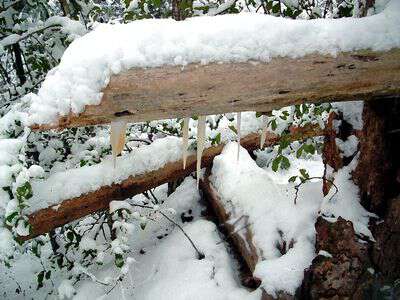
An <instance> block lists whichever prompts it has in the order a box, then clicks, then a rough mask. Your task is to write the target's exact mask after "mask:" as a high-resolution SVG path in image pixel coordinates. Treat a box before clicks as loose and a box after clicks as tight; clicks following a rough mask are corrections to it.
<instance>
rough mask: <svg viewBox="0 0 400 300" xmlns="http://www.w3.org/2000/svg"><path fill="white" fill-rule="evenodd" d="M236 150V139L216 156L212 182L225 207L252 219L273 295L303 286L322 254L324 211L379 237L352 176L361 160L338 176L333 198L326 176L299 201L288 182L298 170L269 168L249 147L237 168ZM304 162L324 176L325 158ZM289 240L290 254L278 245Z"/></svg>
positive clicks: (259, 271)
mask: <svg viewBox="0 0 400 300" xmlns="http://www.w3.org/2000/svg"><path fill="white" fill-rule="evenodd" d="M236 150H237V144H236V143H234V142H231V143H229V144H227V145H226V146H225V148H224V150H223V152H222V153H221V155H219V156H217V157H216V158H215V159H214V165H213V169H212V176H211V181H212V183H213V186H214V187H215V188H216V189H217V191H218V194H219V196H220V197H221V201H222V202H223V204H224V206H225V207H227V208H229V207H234V209H235V215H236V217H237V216H240V215H245V216H248V217H249V219H248V222H249V223H250V224H251V227H250V228H251V231H252V233H253V242H254V244H255V246H256V247H257V248H258V249H259V255H260V257H261V259H260V261H259V262H258V264H257V266H256V269H255V272H254V275H255V276H257V277H259V278H261V279H262V287H263V288H264V289H265V290H266V291H267V292H268V293H270V294H272V295H274V294H275V293H277V292H278V291H285V292H287V293H290V294H294V293H295V291H296V289H297V288H298V287H299V285H300V284H301V282H302V279H303V274H304V270H305V269H306V268H307V267H308V266H309V265H310V264H311V261H312V259H313V258H314V257H315V255H316V254H315V248H314V243H315V227H314V225H315V221H316V218H317V217H318V216H319V215H324V216H327V217H332V218H333V220H335V219H336V218H337V217H339V216H341V217H343V218H344V219H346V220H350V221H352V222H353V224H354V229H355V231H356V233H358V234H362V235H365V236H367V237H369V238H370V239H371V240H373V237H372V235H371V233H370V231H369V229H368V220H369V218H370V217H372V216H373V214H370V213H368V212H367V211H366V210H365V209H364V208H363V207H362V206H361V204H360V203H359V201H358V199H359V196H358V190H357V187H356V186H355V185H354V183H353V182H352V181H351V177H350V172H351V171H352V170H353V168H354V166H355V164H356V158H355V159H354V160H353V161H352V163H351V164H350V165H349V166H347V167H344V168H343V169H341V170H340V171H339V172H338V173H337V174H336V175H335V181H334V183H335V184H336V186H338V189H339V192H338V193H337V194H336V195H335V196H334V197H333V198H332V199H330V198H331V194H329V195H328V196H327V197H325V198H324V197H323V194H322V182H321V180H317V181H309V182H306V183H305V184H303V185H302V186H301V187H300V190H299V196H298V201H297V204H296V205H295V204H294V198H295V189H294V185H293V184H288V181H287V180H288V178H289V177H290V176H293V173H292V172H293V171H291V172H288V171H285V172H282V173H283V174H279V173H273V172H272V171H271V170H270V169H265V170H264V169H262V168H260V167H259V166H257V164H256V162H255V161H253V160H252V158H251V157H250V155H249V154H248V153H247V152H246V151H242V152H241V153H242V155H241V156H240V160H239V164H238V165H236V166H235V167H234V168H233V167H232V165H233V164H234V163H235V161H236V155H237V152H236ZM294 161H296V160H294ZM299 161H300V160H299ZM301 161H302V163H300V164H301V167H303V168H306V169H307V171H309V173H310V176H322V170H323V165H322V162H321V161H319V163H318V164H317V162H316V161H313V160H310V161H308V163H306V164H305V163H303V162H306V161H303V160H301ZM294 165H296V164H294ZM295 169H296V168H293V167H292V168H291V170H295ZM296 175H297V174H296ZM333 190H334V189H333V188H332V189H331V193H333ZM283 241H285V242H286V245H289V244H290V243H291V241H293V247H292V248H290V249H286V250H287V252H286V253H284V254H282V253H281V251H280V250H279V249H278V247H277V244H282V243H283Z"/></svg>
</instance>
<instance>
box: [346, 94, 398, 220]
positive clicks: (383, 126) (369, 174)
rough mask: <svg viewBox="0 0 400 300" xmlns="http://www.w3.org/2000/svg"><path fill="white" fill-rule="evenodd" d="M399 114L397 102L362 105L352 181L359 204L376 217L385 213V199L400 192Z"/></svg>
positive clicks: (386, 200)
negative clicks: (358, 140)
mask: <svg viewBox="0 0 400 300" xmlns="http://www.w3.org/2000/svg"><path fill="white" fill-rule="evenodd" d="M399 115H400V105H399V104H398V103H397V102H390V101H373V102H369V103H368V102H366V103H365V104H364V111H363V122H364V128H363V130H362V132H361V134H360V136H359V139H360V157H359V159H358V166H357V168H356V170H355V171H354V173H353V180H354V182H355V183H356V184H357V186H358V187H359V189H360V198H361V203H362V204H363V206H364V207H365V208H367V209H368V210H369V211H371V212H374V213H377V214H378V215H379V216H384V215H385V214H386V212H387V204H388V200H389V199H391V198H394V197H396V196H397V195H398V194H399V193H400V182H399V179H398V177H399V176H398V173H399V170H400V157H399V153H400V139H399V137H400V131H396V130H398V129H399V128H400V118H399Z"/></svg>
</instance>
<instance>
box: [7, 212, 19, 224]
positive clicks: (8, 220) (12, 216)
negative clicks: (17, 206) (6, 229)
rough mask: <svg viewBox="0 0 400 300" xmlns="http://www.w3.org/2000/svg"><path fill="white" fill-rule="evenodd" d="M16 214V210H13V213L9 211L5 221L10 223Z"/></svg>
mask: <svg viewBox="0 0 400 300" xmlns="http://www.w3.org/2000/svg"><path fill="white" fill-rule="evenodd" d="M17 215H18V212H17V211H14V212H13V213H11V214H10V215H8V216H7V218H6V221H7V223H9V224H11V223H12V221H13V219H14V218H15V217H16V216H17Z"/></svg>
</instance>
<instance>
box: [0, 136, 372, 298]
mask: <svg viewBox="0 0 400 300" xmlns="http://www.w3.org/2000/svg"><path fill="white" fill-rule="evenodd" d="M268 153H269V150H265V151H262V152H258V159H257V163H258V165H257V163H256V162H255V161H254V160H252V159H251V157H250V156H249V154H248V153H247V151H245V150H244V149H243V148H242V149H241V153H240V160H239V162H238V161H237V144H236V143H234V142H232V143H229V144H228V145H227V146H226V147H225V149H224V151H223V153H222V154H221V155H220V156H218V157H216V159H215V161H214V167H213V170H212V177H211V180H212V182H213V184H214V186H215V187H216V188H217V190H218V192H219V194H220V195H221V196H222V201H225V202H230V203H233V204H234V205H235V207H236V208H237V209H238V210H240V211H241V213H242V214H245V215H248V216H249V222H250V223H251V230H252V231H253V233H254V243H255V245H256V247H257V248H258V249H259V250H260V253H259V254H260V257H261V260H260V261H259V263H258V265H257V266H256V270H255V275H256V276H258V277H259V278H261V279H262V280H263V282H262V287H264V288H265V289H266V290H267V291H268V292H270V293H272V294H273V293H274V292H276V291H281V290H283V291H286V292H289V293H294V291H295V290H296V288H297V287H298V286H299V285H300V284H301V281H302V279H303V271H304V269H305V268H307V267H308V266H309V265H310V263H311V261H312V259H313V258H314V257H315V255H316V254H315V249H314V241H315V229H314V223H315V220H316V218H317V216H318V214H319V213H320V212H323V213H324V214H325V215H326V216H327V217H330V216H332V215H334V216H335V217H338V216H339V215H341V216H342V217H344V218H347V219H349V220H351V221H353V222H354V224H355V228H356V230H357V229H358V232H359V233H361V234H362V233H363V234H366V235H368V233H369V231H368V229H367V227H366V222H368V217H369V214H368V213H367V212H366V211H365V210H364V209H363V208H362V207H361V206H359V205H357V203H358V202H357V201H354V199H356V197H357V196H356V194H355V193H356V191H357V190H356V187H355V186H354V184H352V183H351V182H350V181H349V180H348V176H346V174H339V175H338V176H337V179H336V180H335V184H336V185H337V186H338V188H339V193H338V194H337V195H336V196H335V197H334V198H333V199H331V200H329V201H328V199H327V198H325V199H324V197H323V195H322V192H321V189H322V183H321V181H320V180H316V181H312V182H309V183H306V184H304V185H303V186H302V187H301V188H300V192H299V197H298V200H297V204H296V205H295V204H294V202H293V200H294V193H295V190H294V184H293V183H288V178H290V177H291V176H293V175H297V174H298V168H304V169H307V171H308V173H309V174H310V176H321V175H322V173H323V165H322V162H321V159H320V157H319V156H318V155H314V156H313V157H309V159H307V160H305V159H296V158H295V157H294V156H293V157H291V162H292V166H293V167H292V168H290V169H289V170H284V171H279V172H278V173H275V172H273V171H272V170H271V168H269V167H267V166H264V164H265V161H266V157H267V156H268V155H269V154H268ZM344 172H345V171H344ZM347 172H348V171H347ZM347 175H348V174H347ZM155 192H156V195H157V197H158V198H159V199H160V200H161V201H163V204H162V205H161V207H160V209H166V208H172V209H173V210H174V211H175V212H176V214H175V215H174V216H173V218H174V220H175V221H176V222H178V223H179V224H181V225H182V226H183V228H184V230H185V231H186V232H187V233H188V234H189V236H190V237H191V238H192V240H193V241H194V243H195V244H196V246H197V247H198V248H199V249H200V250H201V251H202V252H203V253H204V254H205V258H204V259H202V260H199V259H198V258H197V255H196V252H195V250H194V249H193V247H192V246H191V245H190V243H189V241H188V240H187V239H186V238H185V237H184V236H183V234H182V232H181V231H180V230H179V229H178V228H177V227H175V226H174V225H173V224H171V223H170V222H168V221H167V220H166V219H164V218H156V219H155V221H154V222H153V221H151V222H149V223H148V225H147V226H146V228H145V229H144V230H142V229H141V228H140V226H139V225H138V226H135V227H133V232H132V233H131V235H130V245H129V246H130V247H131V250H130V252H129V255H130V257H132V258H134V259H135V262H134V263H132V265H131V268H130V269H129V272H128V274H127V276H125V277H124V278H123V280H122V282H119V283H118V284H117V285H116V287H115V288H114V289H111V288H110V286H104V285H102V284H99V283H96V282H94V281H92V280H91V279H85V280H81V281H80V282H79V283H77V285H75V286H74V290H75V293H76V294H75V299H140V300H142V299H166V300H169V299H260V295H261V294H260V293H261V291H260V290H259V289H258V290H256V291H253V292H251V291H249V290H248V289H246V288H244V287H243V286H242V285H241V283H240V280H239V271H238V264H237V262H236V261H235V260H234V259H233V258H232V255H231V253H230V248H229V247H228V245H227V244H226V242H224V241H223V236H221V234H220V233H219V231H218V230H217V228H216V226H215V224H214V223H212V222H210V221H207V220H205V219H204V218H203V217H202V216H201V211H202V209H203V208H204V207H203V206H202V204H201V203H200V200H201V197H200V195H199V192H198V190H197V187H196V181H195V180H194V179H193V178H191V177H188V178H186V179H185V181H184V182H183V183H182V184H181V185H180V186H179V187H178V189H177V190H176V191H175V192H174V193H173V194H172V195H171V196H169V197H167V196H166V192H167V187H166V185H163V186H161V187H159V188H157V189H156V191H155ZM144 199H145V198H144V196H143V195H138V196H135V197H134V198H132V199H128V200H126V201H128V203H133V202H135V203H137V202H138V201H142V200H144ZM352 203H353V204H352ZM354 203H355V204H354ZM114 205H119V204H114ZM139 209H141V208H139ZM182 214H183V215H184V216H192V217H193V219H192V220H191V221H190V222H185V223H183V219H182V217H181V215H182ZM291 240H293V242H294V243H293V247H292V248H290V249H288V251H287V252H286V253H285V254H283V255H282V254H281V253H280V251H279V250H278V248H277V247H276V245H277V244H278V243H281V242H282V241H287V244H289V242H290V241H291ZM42 251H43V252H50V251H51V248H50V245H49V243H48V242H47V245H45V247H43V250H42ZM41 263H42V262H41V261H40V260H39V259H35V258H33V257H32V256H29V255H25V254H22V255H20V256H19V257H17V259H16V263H15V264H14V265H13V266H12V267H11V268H10V269H8V270H6V271H5V272H3V273H2V274H0V285H1V286H3V287H5V289H4V291H3V293H4V294H3V295H4V296H5V297H6V298H10V299H19V298H21V295H19V294H16V293H15V290H16V289H22V290H25V292H28V295H32V296H33V297H34V298H42V297H44V296H45V294H46V288H44V289H40V290H38V291H36V282H35V277H34V276H23V274H32V273H35V272H38V271H39V270H40V269H41ZM115 270H116V269H115V266H114V263H113V262H112V261H110V262H107V263H105V264H104V265H102V266H100V267H98V268H97V270H95V271H93V275H94V276H95V277H96V278H97V279H98V280H99V281H102V282H104V281H107V278H110V277H116V276H117V274H116V273H115V272H116V271H115ZM13 278H18V280H19V284H20V285H21V288H19V287H18V285H17V284H16V281H15V280H14V279H13ZM22 278H25V279H23V280H22V282H21V279H22ZM32 280H33V281H32ZM52 280H53V283H54V285H55V287H56V288H57V287H58V286H59V285H60V282H61V278H59V277H57V276H54V277H52ZM49 288H50V287H49ZM110 290H111V291H110ZM71 291H72V290H71V289H70V286H69V284H68V282H67V283H65V281H64V282H63V285H62V286H61V289H60V292H61V293H62V294H64V295H68V293H69V292H71ZM25 296H27V295H25Z"/></svg>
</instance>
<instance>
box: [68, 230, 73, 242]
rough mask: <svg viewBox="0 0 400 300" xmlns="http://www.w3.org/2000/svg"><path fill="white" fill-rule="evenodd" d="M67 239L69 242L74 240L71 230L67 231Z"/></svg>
mask: <svg viewBox="0 0 400 300" xmlns="http://www.w3.org/2000/svg"><path fill="white" fill-rule="evenodd" d="M67 239H68V240H70V241H71V242H72V241H73V240H74V233H73V232H72V231H68V232H67Z"/></svg>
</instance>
